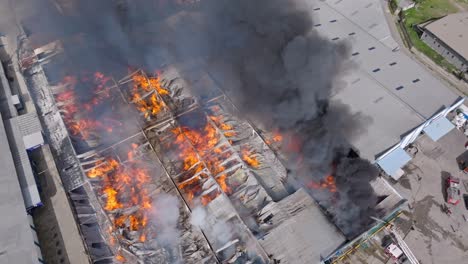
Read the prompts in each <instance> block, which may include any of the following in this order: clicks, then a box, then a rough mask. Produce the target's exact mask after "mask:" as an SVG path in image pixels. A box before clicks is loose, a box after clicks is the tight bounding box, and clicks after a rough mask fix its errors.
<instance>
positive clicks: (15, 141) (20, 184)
mask: <svg viewBox="0 0 468 264" xmlns="http://www.w3.org/2000/svg"><path fill="white" fill-rule="evenodd" d="M0 81H1V82H0V151H1V155H0V169H1V170H0V210H1V211H2V212H3V213H4V216H3V217H1V220H0V227H1V228H0V237H1V239H0V263H43V260H42V254H41V249H40V246H39V242H38V239H37V234H36V231H35V228H34V224H33V223H32V218H31V216H30V215H29V214H28V211H27V209H31V208H33V207H35V206H39V205H40V204H41V200H40V197H39V192H38V190H37V186H36V183H35V180H34V176H33V173H32V169H31V165H30V164H29V159H28V156H27V153H26V147H25V145H30V144H35V143H33V142H36V143H38V144H41V143H40V141H39V142H38V141H37V140H31V136H30V135H31V134H29V133H27V131H26V129H21V128H20V127H21V126H20V124H19V123H21V121H19V119H18V117H16V116H13V117H12V116H11V115H12V114H13V115H14V114H16V108H15V107H14V105H13V103H12V100H11V94H9V92H11V91H10V90H9V89H10V87H9V85H8V80H7V78H6V76H5V73H4V70H3V66H2V65H1V64H0ZM36 118H37V117H36ZM20 119H22V118H20ZM39 132H40V130H39ZM24 134H26V136H25V137H23V135H24ZM33 134H34V133H33ZM33 138H34V136H33ZM40 138H42V136H41V137H40Z"/></svg>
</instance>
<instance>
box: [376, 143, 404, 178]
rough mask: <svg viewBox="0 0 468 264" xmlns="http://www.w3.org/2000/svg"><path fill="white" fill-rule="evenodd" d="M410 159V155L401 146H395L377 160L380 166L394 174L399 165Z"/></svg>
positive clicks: (388, 172)
mask: <svg viewBox="0 0 468 264" xmlns="http://www.w3.org/2000/svg"><path fill="white" fill-rule="evenodd" d="M410 160H411V157H410V155H408V153H406V151H405V150H404V149H402V148H399V147H397V148H395V149H394V150H393V151H391V152H390V153H388V154H387V155H386V156H385V157H383V158H382V159H380V160H378V161H377V164H379V166H380V168H382V169H383V170H384V171H385V173H387V174H388V175H390V176H393V175H396V173H397V171H398V170H399V169H401V167H403V166H405V164H406V163H408V162H409V161H410Z"/></svg>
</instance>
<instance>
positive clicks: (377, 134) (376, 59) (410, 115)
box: [8, 0, 463, 263]
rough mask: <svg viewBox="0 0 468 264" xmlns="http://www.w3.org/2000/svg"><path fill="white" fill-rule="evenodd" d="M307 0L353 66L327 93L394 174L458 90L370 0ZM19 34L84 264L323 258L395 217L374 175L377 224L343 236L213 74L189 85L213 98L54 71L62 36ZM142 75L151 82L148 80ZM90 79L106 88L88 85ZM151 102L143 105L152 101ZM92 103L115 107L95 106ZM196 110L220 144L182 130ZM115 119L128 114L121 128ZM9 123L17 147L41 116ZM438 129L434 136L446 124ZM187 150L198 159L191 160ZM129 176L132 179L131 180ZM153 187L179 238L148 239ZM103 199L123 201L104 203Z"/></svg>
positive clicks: (170, 86)
mask: <svg viewBox="0 0 468 264" xmlns="http://www.w3.org/2000/svg"><path fill="white" fill-rule="evenodd" d="M307 3H308V5H309V9H310V11H311V12H312V14H313V17H314V23H315V25H314V30H317V31H318V32H319V33H320V34H321V35H322V36H324V37H325V38H327V39H329V40H330V41H345V42H348V43H350V44H351V48H352V50H351V52H350V54H349V56H350V59H351V60H352V61H353V62H354V63H355V64H356V65H358V66H359V67H356V68H354V69H353V70H350V71H349V74H347V75H346V76H344V77H343V81H344V82H343V83H342V85H341V87H337V89H336V90H335V93H334V95H333V98H332V100H334V101H337V102H338V101H339V102H341V103H344V104H346V105H348V106H349V107H350V109H351V111H352V112H353V113H362V114H363V115H364V116H366V117H368V118H370V122H369V123H368V127H367V129H366V132H365V133H363V134H362V135H360V136H359V137H356V138H351V143H352V145H353V147H354V148H355V149H356V151H357V152H358V153H359V155H360V156H361V157H363V158H366V159H369V160H371V161H373V162H376V163H377V164H379V166H380V167H381V168H382V169H383V171H385V172H386V173H387V174H389V175H390V176H393V175H397V174H398V173H399V171H398V170H399V169H400V168H401V166H403V165H404V164H405V163H406V162H407V161H408V157H409V156H408V154H407V153H406V152H405V151H404V148H405V147H406V146H407V145H408V144H409V143H411V142H412V140H414V139H415V138H416V137H417V136H418V135H419V133H420V132H421V131H423V130H424V129H426V130H425V132H427V131H431V129H432V130H434V126H436V127H440V126H443V127H444V128H447V129H448V128H449V125H447V124H446V123H445V122H444V121H445V119H444V118H445V115H446V114H447V113H448V112H450V111H451V110H453V109H454V108H455V107H456V106H457V105H458V104H460V103H462V102H463V99H462V98H459V96H458V95H457V94H456V93H454V92H452V91H451V90H450V89H449V88H448V87H447V86H446V85H445V84H444V83H442V82H441V81H440V80H438V79H437V78H436V77H434V76H432V75H431V74H430V73H428V72H427V70H426V69H424V68H423V66H421V65H419V64H418V63H416V62H414V61H413V60H411V59H410V58H409V57H407V56H406V55H405V54H403V53H401V52H399V51H398V45H397V44H396V42H395V41H394V40H393V39H392V37H391V35H390V32H389V29H388V26H387V25H386V21H385V19H384V14H383V10H382V7H381V5H380V2H379V1H377V0H359V1H351V0H341V1H310V2H307ZM69 8H70V9H73V8H72V7H71V6H69ZM62 12H65V11H63V10H62ZM67 12H70V10H69V11H66V12H65V13H67ZM29 37H30V38H28V36H26V35H24V36H22V37H21V38H20V43H19V52H18V53H19V59H20V61H19V66H20V68H21V70H22V72H23V73H24V75H25V79H26V83H27V86H28V89H29V91H30V93H31V97H32V100H33V101H34V103H35V104H36V107H37V111H38V115H36V116H35V115H34V114H32V117H33V118H39V120H40V121H41V124H42V125H43V134H44V136H45V138H46V141H47V142H48V143H49V144H50V148H51V151H52V154H53V155H54V158H55V160H56V163H57V169H58V172H59V173H60V177H61V181H62V184H63V187H64V190H65V192H66V194H67V195H68V197H69V199H70V201H71V204H72V205H73V210H74V214H75V217H76V221H77V225H78V226H79V230H80V235H81V237H82V239H83V241H84V244H85V248H86V252H87V254H88V255H89V257H90V259H91V260H92V262H93V263H112V262H114V261H120V262H125V261H129V262H130V263H131V262H136V261H147V263H171V262H175V261H184V262H185V263H219V262H229V261H231V262H232V263H235V261H237V262H240V263H243V261H244V262H247V261H252V262H254V261H260V262H261V263H268V262H270V263H278V262H279V263H314V262H318V261H319V260H320V261H323V262H325V263H333V261H335V260H336V259H339V258H340V257H341V256H343V255H344V254H346V252H348V251H349V250H352V248H354V247H355V246H356V245H359V244H360V243H361V242H362V241H365V240H366V239H368V237H369V236H371V235H372V234H373V233H374V232H375V231H376V230H378V229H380V228H381V227H382V226H383V225H385V224H386V223H388V222H391V221H393V219H395V217H396V216H397V215H398V212H399V210H400V209H401V207H402V205H403V204H404V203H405V199H404V198H403V197H402V196H401V195H399V194H398V192H396V191H395V189H393V188H392V187H391V185H390V184H389V183H388V182H387V181H386V180H385V179H384V178H383V177H379V178H377V179H376V180H375V181H373V182H372V183H371V185H372V187H373V189H374V191H375V192H376V194H377V196H378V197H379V202H378V204H376V209H377V212H378V214H377V215H375V216H372V217H375V218H379V219H382V220H383V221H381V222H375V223H374V224H373V225H372V226H369V230H368V231H366V232H364V233H363V234H362V235H359V236H358V237H354V236H348V235H347V234H346V233H345V232H343V231H342V230H340V228H339V227H337V225H336V224H335V223H334V222H333V216H331V215H329V212H328V211H327V208H322V207H321V206H320V205H319V204H317V202H316V201H314V200H313V199H312V198H311V196H310V195H309V194H308V193H307V192H306V191H305V190H304V189H298V190H296V191H295V192H294V193H288V190H287V188H286V187H285V186H284V181H285V178H286V168H285V167H284V166H283V164H282V163H281V157H280V156H279V155H278V154H277V153H276V152H275V151H273V149H274V143H273V144H272V143H271V142H269V141H271V140H270V139H268V138H264V137H263V136H262V135H260V134H259V133H258V131H256V129H255V128H254V127H253V126H252V125H251V124H249V122H247V121H245V120H241V119H239V118H238V117H237V109H236V106H234V105H233V104H232V103H231V102H230V100H229V98H227V97H226V96H225V95H224V94H222V93H221V92H220V90H221V89H220V87H217V84H216V82H215V81H214V80H213V79H212V77H211V75H210V74H209V73H200V76H201V77H200V80H201V81H200V82H201V84H200V83H198V85H203V86H204V87H206V88H207V89H213V93H212V94H213V96H212V97H210V98H197V97H196V96H195V95H193V94H191V93H190V90H191V89H190V88H193V87H191V85H193V84H190V83H187V82H186V81H185V76H183V74H181V72H179V69H177V67H176V66H175V65H169V66H166V67H164V68H163V69H161V76H160V79H158V83H160V84H161V85H160V86H159V84H154V83H153V81H154V80H155V79H154V76H151V75H150V74H147V73H145V72H143V71H142V70H139V69H136V70H135V71H133V72H131V73H130V74H128V73H127V74H122V75H120V76H104V75H103V74H94V75H93V76H91V77H90V76H86V77H85V78H83V79H80V80H76V79H73V78H70V77H69V76H57V74H55V73H56V72H58V71H57V69H63V68H73V66H74V65H73V63H74V62H73V59H71V58H70V57H69V56H70V54H69V53H67V51H66V50H64V49H63V46H62V45H61V40H53V41H52V42H50V43H47V42H46V43H39V42H34V36H29ZM31 40H33V41H31ZM77 42H79V43H80V41H77ZM83 50H86V44H85V45H84V47H83ZM82 56H86V54H85V53H83V55H82ZM89 80H92V81H91V83H90V81H89ZM141 80H143V81H142V82H141ZM139 81H140V82H139ZM77 82H79V83H80V85H82V87H85V89H89V93H91V94H93V93H95V94H94V95H95V96H96V98H97V99H98V100H99V102H97V103H96V104H95V105H93V107H96V109H93V107H89V105H78V106H80V107H78V109H79V111H77V110H76V108H75V107H76V106H77V104H78V101H77V100H75V99H74V98H73V96H70V94H73V93H72V92H73V91H75V85H76V83H77ZM145 82H146V83H150V84H151V86H154V87H151V89H150V90H148V85H145ZM95 87H99V88H100V89H102V91H101V90H100V91H98V92H96V91H95V90H92V89H93V88H95ZM103 91H104V92H103ZM149 106H151V107H153V109H150V110H148V107H149ZM99 107H102V109H104V108H105V107H108V108H109V109H113V111H112V113H109V111H99V110H100V108H99ZM111 107H112V108H111ZM93 111H95V112H99V113H101V112H103V113H104V114H103V115H102V116H99V118H100V119H99V121H101V120H104V121H105V124H103V123H104V121H103V122H99V123H98V122H95V123H93V126H85V124H81V123H80V125H81V126H78V127H79V128H80V129H78V130H74V128H76V126H73V125H76V124H77V123H78V122H79V121H80V118H83V119H84V118H85V117H87V114H88V112H92V114H94V112H93ZM90 116H92V115H91V114H90ZM129 116H130V117H133V118H128V117H129ZM28 117H29V116H28ZM24 118H26V117H24ZM192 119H201V120H206V123H207V126H206V127H205V128H204V129H205V130H208V131H213V134H210V135H211V136H213V138H209V139H210V140H215V141H216V145H210V144H211V143H210V140H208V139H206V140H205V139H203V140H204V141H203V142H202V143H205V146H201V145H200V143H199V142H198V141H194V140H193V138H192V137H191V136H190V134H188V135H187V134H186V133H192V132H191V131H187V130H186V127H187V126H189V125H188V124H189V123H190V122H189V121H187V120H192ZM107 120H110V121H107ZM113 120H132V121H131V122H128V123H126V124H125V129H121V125H119V122H115V121H113ZM184 121H185V122H186V123H184ZM8 122H9V124H8V125H9V126H10V127H16V126H17V127H18V129H17V130H15V131H16V133H13V134H15V135H17V136H18V135H19V136H22V137H23V142H26V143H24V144H26V145H28V146H29V145H31V144H32V145H34V144H33V143H29V142H31V140H29V139H30V138H35V137H31V136H28V135H31V133H32V134H34V133H36V132H37V126H35V128H36V130H34V129H33V130H28V129H27V128H24V129H23V130H24V131H25V132H21V124H24V123H27V124H33V123H34V122H36V124H37V121H34V122H32V121H28V122H24V121H21V119H19V120H17V121H16V123H15V122H12V121H8ZM107 126H110V127H111V129H109V128H108V127H107ZM11 129H13V128H11ZM93 129H102V130H107V131H111V132H109V133H110V135H112V136H109V137H102V136H101V135H100V134H99V133H98V132H96V131H94V130H93ZM436 130H437V129H436ZM12 131H13V130H12ZM30 131H32V132H30ZM427 133H430V132H427ZM434 133H435V134H436V136H435V138H436V137H440V136H442V134H443V133H442V134H441V131H440V130H437V131H436V132H434ZM36 135H38V134H37V133H36ZM181 135H185V137H183V136H181ZM24 138H26V139H24ZM33 142H36V141H33ZM272 145H273V146H272ZM24 148H26V147H24ZM191 155H194V156H196V157H197V159H196V160H195V161H194V160H192V159H190V158H191V157H192V156H191ZM189 156H190V157H189ZM256 162H258V163H259V164H257V163H256ZM221 172H225V173H224V174H223V173H221ZM130 173H131V174H132V175H136V176H138V177H134V178H133V179H134V180H129V179H128V178H127V177H126V176H128V174H130ZM119 177H123V178H119ZM26 183H27V182H26ZM330 185H332V184H330ZM26 186H29V185H26ZM326 188H333V187H332V186H327V187H326ZM26 189H28V188H26ZM135 189H136V190H138V191H137V192H135ZM28 190H29V189H28ZM161 194H170V195H172V196H174V197H177V198H176V199H177V204H178V210H177V211H178V212H177V215H178V218H177V219H176V220H175V222H176V225H177V228H178V232H179V234H180V236H179V237H180V241H179V243H178V244H177V246H174V244H171V243H173V242H172V241H169V242H168V241H162V240H159V238H158V236H157V235H155V233H156V234H158V232H160V231H162V230H161V228H162V227H161V226H159V223H156V224H155V225H154V226H153V225H151V224H148V223H147V219H148V218H149V217H150V216H151V210H150V209H149V207H156V206H157V205H158V199H159V198H158V197H159V195H161ZM119 195H120V196H119ZM31 197H34V195H32V196H31ZM110 197H111V198H112V197H114V198H116V197H117V198H119V199H120V200H119V199H117V202H115V203H110V202H109V201H112V199H111V198H110ZM119 202H120V203H119ZM31 203H34V202H31ZM200 204H202V205H203V212H204V214H206V215H207V217H206V218H205V219H204V220H205V222H206V223H207V224H201V225H197V224H195V223H193V221H191V220H190V219H191V218H192V217H193V215H194V214H195V215H196V214H197V212H199V210H200V206H201V205H200ZM247 212H248V213H247ZM220 223H222V224H220ZM171 227H172V226H171ZM163 228H167V227H165V226H163ZM220 229H222V230H229V232H228V234H226V235H225V234H224V233H221V235H223V236H224V237H222V239H220ZM259 234H262V235H259ZM152 238H154V239H152Z"/></svg>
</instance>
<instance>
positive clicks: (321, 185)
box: [307, 175, 337, 193]
mask: <svg viewBox="0 0 468 264" xmlns="http://www.w3.org/2000/svg"><path fill="white" fill-rule="evenodd" d="M307 187H309V188H310V189H321V190H325V189H327V190H328V191H330V192H331V193H335V192H336V191H337V189H336V182H335V177H333V175H328V176H327V177H325V179H324V180H321V181H320V182H315V181H310V182H309V183H308V184H307Z"/></svg>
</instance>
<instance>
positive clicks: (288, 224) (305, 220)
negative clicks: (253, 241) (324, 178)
mask: <svg viewBox="0 0 468 264" xmlns="http://www.w3.org/2000/svg"><path fill="white" fill-rule="evenodd" d="M269 213H271V215H272V218H271V219H270V221H271V222H272V223H273V225H277V226H276V227H275V228H273V229H272V230H271V231H270V232H268V233H267V234H266V235H265V236H264V237H263V238H262V239H260V240H259V241H260V244H261V245H262V247H263V248H264V249H265V251H267V252H271V253H274V256H273V258H275V259H277V260H280V261H281V263H283V262H284V263H298V264H299V263H317V262H318V260H320V259H323V258H325V257H327V256H328V255H329V254H331V253H333V251H335V250H336V249H337V248H338V247H339V246H341V245H342V244H343V243H344V242H345V240H346V239H345V237H344V236H343V234H342V233H341V232H340V231H339V230H338V229H337V228H336V227H335V226H334V225H333V224H332V223H331V222H330V221H329V220H328V219H327V217H326V216H325V215H324V214H323V212H322V211H321V210H320V208H319V206H318V205H317V204H316V203H315V201H314V200H313V199H312V197H311V196H310V195H309V194H307V192H306V191H305V190H304V189H299V190H298V191H296V192H295V193H294V194H292V195H290V196H288V197H287V198H285V199H283V200H281V201H280V202H278V203H276V204H275V205H274V206H273V207H270V208H269V210H268V212H265V213H264V214H265V215H269ZM317 238H320V239H317ZM291 245H294V246H291Z"/></svg>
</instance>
